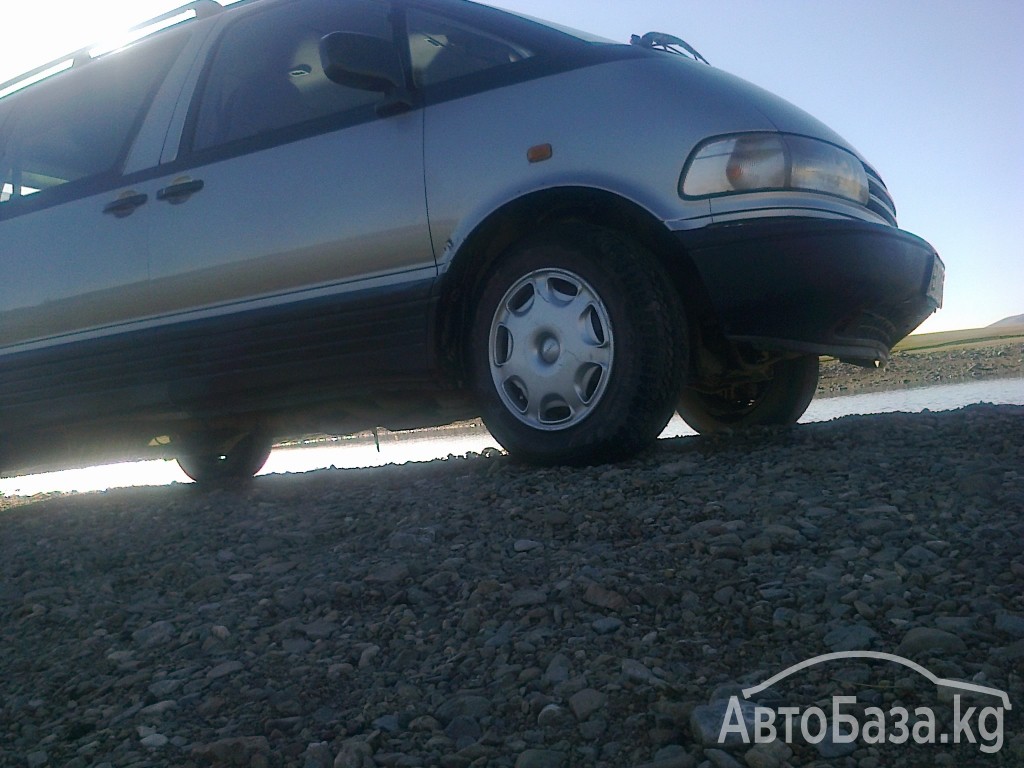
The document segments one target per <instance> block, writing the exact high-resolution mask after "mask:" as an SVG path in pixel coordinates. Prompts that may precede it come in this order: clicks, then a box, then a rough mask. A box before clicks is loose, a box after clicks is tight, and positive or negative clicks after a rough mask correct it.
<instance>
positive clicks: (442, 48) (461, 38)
mask: <svg viewBox="0 0 1024 768" xmlns="http://www.w3.org/2000/svg"><path fill="white" fill-rule="evenodd" d="M408 25H409V51H410V55H411V58H412V71H413V81H414V83H415V84H416V86H417V87H420V88H424V87H429V86H432V85H436V84H438V83H445V82H448V81H450V80H457V79H460V78H464V77H467V76H469V75H475V74H477V73H479V72H486V71H488V70H493V69H496V68H508V67H509V66H510V65H514V64H516V63H517V62H520V61H524V60H525V59H529V58H531V57H532V56H533V55H534V52H533V51H532V50H530V49H529V48H526V47H524V46H523V45H520V44H518V43H516V42H513V41H512V40H509V39H506V38H504V37H502V36H499V35H495V34H492V33H490V32H486V31H484V30H481V29H477V28H475V27H472V26H469V25H466V24H463V23H461V22H458V21H454V20H453V19H449V18H446V17H444V16H439V15H437V14H434V13H429V12H426V11H420V10H416V9H410V11H409V17H408Z"/></svg>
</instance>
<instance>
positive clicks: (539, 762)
mask: <svg viewBox="0 0 1024 768" xmlns="http://www.w3.org/2000/svg"><path fill="white" fill-rule="evenodd" d="M565 764H566V756H565V753H563V752H555V751H554V750H550V749H528V750H526V751H525V752H523V753H521V754H520V755H519V757H517V758H516V766H515V768H563V766H565Z"/></svg>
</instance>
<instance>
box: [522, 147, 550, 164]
mask: <svg viewBox="0 0 1024 768" xmlns="http://www.w3.org/2000/svg"><path fill="white" fill-rule="evenodd" d="M554 154H555V150H553V149H552V148H551V145H550V144H538V145H537V146H535V147H530V148H529V149H528V150H526V159H527V160H529V161H530V162H531V163H543V162H544V161H545V160H550V159H551V157H552V155H554Z"/></svg>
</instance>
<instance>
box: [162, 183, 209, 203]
mask: <svg viewBox="0 0 1024 768" xmlns="http://www.w3.org/2000/svg"><path fill="white" fill-rule="evenodd" d="M202 188H203V180H202V179H182V180H180V181H175V182H174V183H173V184H171V185H170V186H168V187H164V188H163V189H161V190H159V191H158V192H157V193H156V199H157V200H164V201H166V202H168V203H183V202H185V200H187V199H188V198H189V197H191V196H192V195H194V194H195V193H196V192H198V191H199V190H201V189H202Z"/></svg>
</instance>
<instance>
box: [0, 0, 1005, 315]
mask: <svg viewBox="0 0 1024 768" xmlns="http://www.w3.org/2000/svg"><path fill="white" fill-rule="evenodd" d="M180 4H181V3H180V2H178V1H177V0H94V1H93V2H86V1H77V2H68V1H67V0H30V1H28V2H25V1H23V0H0V23H2V25H3V29H4V42H3V45H2V46H0V83H2V82H3V81H5V80H7V79H8V78H10V77H13V76H14V75H17V74H19V73H20V72H23V71H25V70H27V69H30V68H32V67H34V66H36V65H39V64H42V63H45V62H47V61H51V60H53V59H56V58H57V57H58V56H60V55H62V54H64V53H68V52H70V51H72V50H75V49H77V48H81V47H84V46H87V45H90V44H92V43H94V42H97V41H104V40H107V39H109V38H110V37H111V36H112V35H114V34H115V33H116V32H117V31H118V30H120V29H124V28H125V27H127V26H130V25H131V24H133V23H135V22H138V21H141V20H144V19H146V18H150V17H152V16H155V15H157V14H159V13H162V12H164V11H167V10H170V9H172V8H174V7H177V6H178V5H180ZM489 4H490V5H495V6H498V7H502V8H507V9H510V10H515V11H519V12H521V13H526V14H529V15H532V16H537V17H540V18H546V19H550V20H551V21H555V22H559V23H561V24H565V25H568V26H572V27H577V28H579V29H585V30H587V31H589V32H594V33H596V34H599V35H602V36H604V37H607V38H611V39H613V40H621V41H623V42H625V41H627V40H628V39H629V36H630V34H633V33H636V34H642V33H644V32H649V31H658V32H668V33H671V34H674V35H678V36H680V37H682V38H684V39H685V40H686V41H687V42H689V43H690V44H691V45H693V46H694V47H695V48H696V49H697V50H698V51H700V52H701V53H702V54H703V55H704V56H705V57H706V58H707V59H708V60H709V61H710V62H711V63H712V64H713V65H714V66H716V67H719V68H721V69H724V70H726V71H728V72H731V73H732V74H734V75H738V76H740V77H742V78H744V79H746V80H749V81H751V82H753V83H755V84H757V85H759V86H761V87H763V88H767V89H768V90H769V91H772V92H774V93H776V94H778V95H779V96H782V97H783V98H785V99H787V100H789V101H791V102H793V103H794V104H796V105H797V106H799V107H801V108H803V109H805V110H806V111H808V112H810V113H811V114H813V115H815V116H816V117H818V118H819V119H821V120H822V121H824V122H825V123H826V124H828V125H829V126H830V127H832V128H833V129H834V130H836V131H837V132H838V133H839V134H840V135H842V136H843V137H844V138H846V139H847V140H848V141H849V142H850V143H851V144H853V146H854V147H856V148H857V149H858V150H859V151H860V152H861V154H862V155H864V157H865V158H867V159H868V161H869V162H871V164H872V165H873V166H874V167H875V168H876V169H877V170H878V172H879V173H880V174H881V176H882V178H883V179H884V180H885V182H886V184H887V186H888V187H889V191H890V192H891V193H892V195H893V197H894V198H895V200H896V206H897V211H898V215H899V221H900V226H901V227H902V228H903V229H906V230H908V231H910V232H913V233H914V234H917V235H920V236H921V237H924V238H925V239H926V240H928V241H929V242H931V243H932V245H934V246H935V248H936V249H937V250H938V252H939V254H940V255H941V256H942V258H943V261H944V262H945V264H946V270H947V272H946V291H945V303H944V307H943V309H942V310H941V311H940V312H938V313H937V314H936V315H933V316H932V317H931V318H930V319H929V320H927V321H926V322H925V323H924V325H922V326H921V328H920V329H919V331H922V332H924V331H942V330H952V329H957V328H977V327H982V326H985V325H988V324H990V323H993V322H995V321H997V320H1000V319H1002V318H1004V317H1006V316H1008V315H1017V314H1021V313H1024V237H1021V235H1020V231H1021V229H1022V228H1024V90H1022V87H1021V83H1024V45H1021V43H1020V41H1021V39H1022V38H1024V1H1022V0H969V2H968V1H965V0H857V2H834V1H828V0H714V2H709V1H708V0H644V2H642V3H640V2H636V1H635V0H558V2H557V3H555V2H551V0H489ZM648 119H657V116H656V115H651V116H648Z"/></svg>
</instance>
